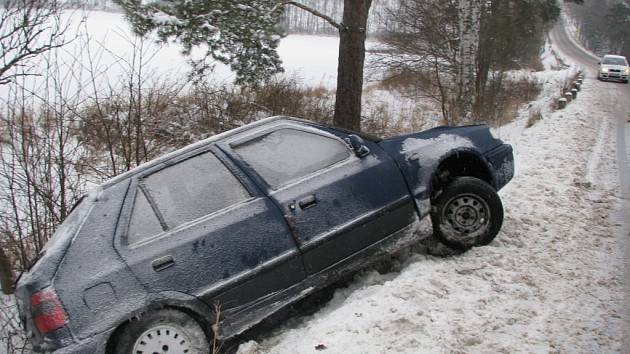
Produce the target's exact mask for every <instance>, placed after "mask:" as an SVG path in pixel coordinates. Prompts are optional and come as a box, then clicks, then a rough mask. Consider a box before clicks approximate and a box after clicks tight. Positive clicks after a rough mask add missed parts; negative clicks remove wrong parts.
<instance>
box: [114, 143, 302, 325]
mask: <svg viewBox="0 0 630 354" xmlns="http://www.w3.org/2000/svg"><path fill="white" fill-rule="evenodd" d="M122 215H123V216H122V217H121V221H120V224H121V225H122V226H121V227H120V228H119V230H120V232H119V237H118V238H117V241H116V242H117V245H116V248H117V249H118V250H119V253H120V254H121V256H122V257H123V258H124V260H125V261H126V262H127V264H128V266H129V267H130V268H131V270H132V271H133V272H134V273H135V275H136V276H137V277H138V279H139V280H140V281H141V282H142V283H143V284H144V285H145V287H146V288H147V289H148V290H149V291H150V292H154V293H161V292H169V291H176V292H182V293H187V294H190V295H194V296H197V297H199V298H202V299H204V300H205V301H206V302H208V304H210V305H212V304H213V303H214V302H215V301H219V302H220V305H221V311H222V313H229V310H230V309H231V308H237V307H238V306H241V305H243V304H246V303H248V302H251V301H254V300H255V299H258V298H261V297H264V296H267V295H269V294H272V293H275V292H277V291H279V290H281V289H284V288H286V287H289V286H291V285H293V284H295V283H297V282H299V281H300V280H302V279H303V278H304V277H305V272H304V267H303V263H302V260H301V257H300V253H299V251H298V249H297V247H296V244H295V241H294V239H293V237H292V234H291V233H290V231H289V229H288V227H287V225H286V223H285V221H284V219H283V217H282V214H281V213H279V211H278V209H277V207H276V206H275V205H274V204H273V202H272V201H271V200H270V199H269V198H268V197H267V196H265V195H264V194H263V193H261V192H260V191H259V190H257V188H256V187H255V185H254V184H253V183H251V181H248V180H247V178H246V177H245V176H244V175H243V174H242V173H241V172H240V171H238V169H236V167H235V166H233V165H232V164H230V163H229V161H228V159H226V158H225V156H224V155H223V154H222V153H221V152H220V151H218V149H216V148H210V149H209V150H208V149H206V150H204V151H197V152H193V153H190V154H187V155H186V156H182V157H180V158H178V159H177V160H175V161H170V162H169V163H168V164H162V165H160V166H157V167H155V168H153V169H152V170H150V171H147V172H146V173H144V174H143V175H142V176H140V177H139V178H136V179H134V180H133V182H132V186H131V187H130V192H129V193H128V197H127V201H126V204H125V206H124V210H123V213H122ZM235 289H238V291H234V290H235Z"/></svg>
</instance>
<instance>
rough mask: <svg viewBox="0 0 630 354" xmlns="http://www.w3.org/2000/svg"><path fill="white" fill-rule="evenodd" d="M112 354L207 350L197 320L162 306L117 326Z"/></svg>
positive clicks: (203, 353) (199, 353)
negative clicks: (122, 325)
mask: <svg viewBox="0 0 630 354" xmlns="http://www.w3.org/2000/svg"><path fill="white" fill-rule="evenodd" d="M113 340H114V341H115V342H114V346H113V347H114V348H115V350H114V353H116V354H137V353H138V354H139V353H146V354H153V353H160V354H181V353H186V354H208V353H210V345H209V342H208V338H207V337H206V333H205V332H204V331H203V329H202V328H201V326H200V325H199V323H197V321H195V320H194V319H193V318H192V317H190V316H188V315H187V314H185V313H183V312H180V311H177V310H173V309H162V310H157V311H154V312H151V313H147V314H144V315H140V316H139V318H138V319H133V320H131V322H129V323H128V324H127V325H125V326H124V327H123V328H121V329H120V331H119V333H117V336H116V338H114V339H113Z"/></svg>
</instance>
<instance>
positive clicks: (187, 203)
mask: <svg viewBox="0 0 630 354" xmlns="http://www.w3.org/2000/svg"><path fill="white" fill-rule="evenodd" d="M140 184H141V186H142V187H141V188H140V189H141V190H143V191H144V192H145V193H147V197H148V198H150V201H151V202H152V203H153V206H152V207H153V208H152V209H153V211H155V212H157V214H158V215H159V216H160V217H161V218H162V220H163V223H164V225H165V226H166V228H167V229H172V228H175V227H177V226H179V225H181V224H184V223H187V222H189V221H192V220H195V219H198V218H200V217H202V216H205V215H208V214H211V213H213V212H216V211H219V210H221V209H224V208H226V207H229V206H231V205H234V204H236V203H238V202H241V201H244V200H246V199H248V198H249V197H250V194H249V193H248V192H247V190H246V189H245V188H244V187H243V185H242V184H241V183H240V182H239V181H238V179H236V177H235V176H234V175H233V174H232V173H231V172H230V171H229V170H228V169H227V167H225V165H223V163H222V162H221V161H220V160H219V159H218V158H217V157H216V156H214V154H212V153H210V152H206V153H203V154H201V155H197V156H195V157H192V158H189V159H187V160H184V161H182V162H179V163H177V164H175V165H173V166H169V167H167V168H164V169H162V170H159V171H157V172H155V173H153V174H151V175H149V176H148V177H145V178H144V179H142V180H141V181H140ZM140 195H143V193H140V192H139V196H140ZM136 199H137V201H136V205H135V206H134V212H133V215H132V218H131V221H130V228H129V236H128V239H129V243H132V240H135V241H138V240H140V239H142V238H146V237H149V236H151V234H150V233H151V232H154V233H153V235H155V234H156V233H155V231H156V229H155V227H152V228H151V230H146V231H140V230H141V229H142V228H149V227H148V226H141V225H139V224H142V223H143V222H147V223H149V221H151V223H153V219H152V218H151V217H148V216H147V214H149V212H148V211H146V212H145V210H148V209H147V208H151V205H150V203H149V199H147V198H144V199H143V198H139V199H138V198H136ZM136 208H137V210H136ZM154 217H155V214H154ZM155 218H156V219H157V217H155ZM136 219H137V220H138V221H137V224H138V225H137V226H136ZM143 219H144V220H145V221H143ZM157 226H158V227H160V223H159V221H158V223H157ZM132 227H133V228H132ZM136 230H138V231H136ZM160 231H161V230H160ZM133 232H135V233H133ZM158 232H159V231H158Z"/></svg>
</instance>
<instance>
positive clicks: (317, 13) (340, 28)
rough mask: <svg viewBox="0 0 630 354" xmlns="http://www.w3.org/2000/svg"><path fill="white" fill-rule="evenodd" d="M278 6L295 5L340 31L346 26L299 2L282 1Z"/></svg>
mask: <svg viewBox="0 0 630 354" xmlns="http://www.w3.org/2000/svg"><path fill="white" fill-rule="evenodd" d="M278 5H280V6H286V5H293V6H295V7H297V8H300V9H302V10H304V11H306V12H308V13H310V14H312V15H314V16H316V17H319V18H321V19H323V20H324V21H326V22H328V23H329V24H330V25H331V26H333V27H335V28H336V29H338V30H340V31H341V30H343V29H344V26H343V25H342V24H341V23H338V22H337V21H335V19H333V18H332V17H330V16H328V15H326V14H323V13H321V12H319V11H317V10H315V9H313V8H310V7H308V6H306V5H304V4H301V3H299V2H297V1H282V2H280V3H278Z"/></svg>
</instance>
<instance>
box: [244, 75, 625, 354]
mask: <svg viewBox="0 0 630 354" xmlns="http://www.w3.org/2000/svg"><path fill="white" fill-rule="evenodd" d="M623 92H624V91H621V85H619V84H614V83H602V82H598V81H596V80H595V79H594V78H592V77H591V78H587V80H586V82H585V84H584V88H583V90H582V92H580V94H579V98H578V100H577V101H575V102H573V103H571V104H570V105H569V107H568V108H567V109H565V110H563V111H558V112H554V113H551V112H546V113H545V114H544V119H543V120H542V121H540V122H538V123H537V124H536V125H534V126H533V127H532V128H529V129H524V128H523V127H522V126H520V125H516V126H515V127H514V128H513V129H512V130H513V132H511V133H510V132H508V131H507V130H509V128H503V133H504V134H503V135H504V139H506V140H508V141H509V142H510V143H512V144H513V145H514V146H515V148H516V151H515V155H516V162H517V172H516V177H515V178H514V179H513V180H512V182H511V183H510V184H509V185H508V186H507V187H505V188H504V189H503V190H502V191H501V193H500V194H501V197H502V199H503V203H504V207H505V212H506V214H505V223H504V226H503V229H502V231H501V232H500V234H499V235H498V238H497V240H496V241H495V242H493V243H492V244H491V245H489V246H486V247H482V248H476V249H474V250H472V251H469V252H467V253H466V254H463V255H460V256H454V257H450V258H436V257H431V256H426V255H420V254H418V255H414V256H412V257H411V258H410V259H409V260H408V261H407V264H406V265H405V266H404V267H403V269H402V270H401V271H400V272H396V273H389V274H383V275H381V274H378V273H376V272H371V273H369V274H365V275H363V276H361V277H359V278H358V279H357V280H356V281H355V282H353V283H352V284H351V285H350V286H349V287H348V288H344V289H339V290H337V291H336V293H335V296H334V298H333V300H331V301H330V302H329V303H328V304H327V305H326V306H325V307H324V308H323V309H322V310H320V311H319V312H317V313H315V314H314V315H312V316H306V317H302V318H296V319H292V320H290V321H289V323H287V324H285V325H284V326H283V327H282V328H279V329H277V330H275V331H274V332H273V333H271V334H269V335H268V336H267V337H266V338H264V339H262V340H260V342H259V343H256V342H253V341H250V342H247V343H244V344H242V345H241V347H240V349H239V352H240V353H241V354H245V353H274V354H282V353H291V354H300V353H317V352H324V353H344V354H348V353H622V352H623V350H622V348H623V347H622V344H621V339H622V330H623V319H622V314H623V269H624V263H623V262H624V258H623V252H622V246H623V245H624V244H625V243H626V242H625V239H626V238H627V231H623V232H622V228H623V227H624V225H623V222H624V221H627V220H628V215H627V214H628V209H621V208H622V202H623V200H622V199H621V191H620V186H619V182H618V181H619V178H618V175H617V173H618V171H617V165H616V155H615V154H616V151H615V149H616V134H615V121H616V118H615V115H616V114H617V113H618V112H616V111H615V108H614V105H613V104H611V102H616V101H618V102H620V101H622V100H627V97H624V96H625V94H624V93H623ZM628 118H629V119H630V117H628ZM626 349H627V347H626Z"/></svg>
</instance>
